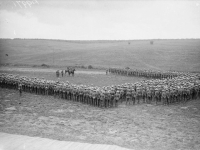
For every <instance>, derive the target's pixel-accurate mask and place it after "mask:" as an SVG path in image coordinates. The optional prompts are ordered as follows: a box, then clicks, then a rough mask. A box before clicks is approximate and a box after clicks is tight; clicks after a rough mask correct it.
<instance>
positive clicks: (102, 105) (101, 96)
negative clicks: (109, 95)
mask: <svg viewBox="0 0 200 150" xmlns="http://www.w3.org/2000/svg"><path fill="white" fill-rule="evenodd" d="M99 106H100V107H101V108H103V107H105V93H104V91H101V94H100V105H99Z"/></svg>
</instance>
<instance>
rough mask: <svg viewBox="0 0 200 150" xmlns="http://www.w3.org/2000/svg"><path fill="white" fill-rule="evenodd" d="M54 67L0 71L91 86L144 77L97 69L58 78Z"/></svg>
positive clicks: (0, 69)
mask: <svg viewBox="0 0 200 150" xmlns="http://www.w3.org/2000/svg"><path fill="white" fill-rule="evenodd" d="M55 71H56V69H49V68H46V69H38V68H18V67H1V68H0V73H10V74H18V75H20V76H27V77H37V78H42V77H44V78H45V79H48V80H55V81H69V82H70V83H73V84H78V85H80V84H83V85H93V86H100V87H102V86H110V85H121V84H124V83H135V82H139V81H141V80H144V79H145V78H139V77H134V78H130V77H127V76H116V75H106V73H105V71H97V70H92V71H91V70H89V71H88V70H79V69H77V71H76V72H75V76H74V77H72V76H68V75H64V76H63V77H61V76H60V78H57V77H56V74H55Z"/></svg>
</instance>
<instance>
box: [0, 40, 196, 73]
mask: <svg viewBox="0 0 200 150" xmlns="http://www.w3.org/2000/svg"><path fill="white" fill-rule="evenodd" d="M6 54H8V56H6ZM6 63H9V64H12V65H17V64H21V65H30V66H31V65H32V66H33V65H42V64H47V65H50V66H52V65H54V66H67V65H84V66H88V65H92V66H97V67H123V68H124V67H127V66H128V67H130V68H138V69H156V70H157V69H158V70H178V71H200V40H199V39H196V40H195V39H190V40H189V39H188V40H186V39H185V40H154V43H153V44H150V41H149V40H135V41H61V40H60V41H59V40H57V41H56V40H20V39H15V40H10V39H1V40H0V64H6Z"/></svg>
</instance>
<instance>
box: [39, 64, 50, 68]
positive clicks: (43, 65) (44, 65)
mask: <svg viewBox="0 0 200 150" xmlns="http://www.w3.org/2000/svg"><path fill="white" fill-rule="evenodd" d="M41 66H42V67H47V68H48V67H49V65H46V64H42V65H41Z"/></svg>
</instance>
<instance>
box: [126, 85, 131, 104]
mask: <svg viewBox="0 0 200 150" xmlns="http://www.w3.org/2000/svg"><path fill="white" fill-rule="evenodd" d="M130 100H131V89H130V88H128V89H127V92H126V105H127V103H129V105H130Z"/></svg>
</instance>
